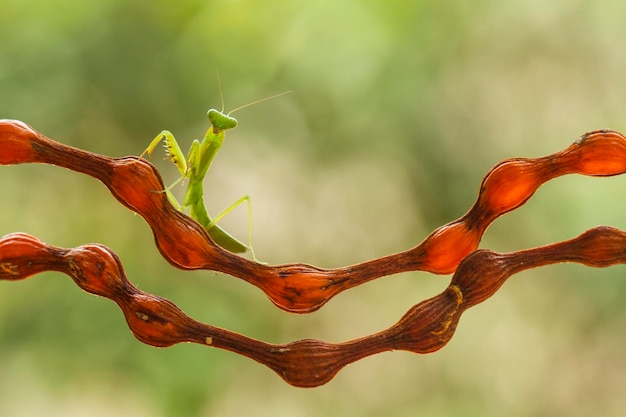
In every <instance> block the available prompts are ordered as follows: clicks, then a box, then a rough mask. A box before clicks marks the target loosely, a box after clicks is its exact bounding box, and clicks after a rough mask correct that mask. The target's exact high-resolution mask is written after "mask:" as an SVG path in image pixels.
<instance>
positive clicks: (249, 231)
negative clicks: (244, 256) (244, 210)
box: [206, 195, 259, 262]
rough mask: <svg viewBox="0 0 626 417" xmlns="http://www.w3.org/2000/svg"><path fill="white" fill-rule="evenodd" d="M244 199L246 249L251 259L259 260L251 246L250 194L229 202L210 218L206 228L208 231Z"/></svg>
mask: <svg viewBox="0 0 626 417" xmlns="http://www.w3.org/2000/svg"><path fill="white" fill-rule="evenodd" d="M244 201H245V202H246V203H247V205H248V249H250V253H251V254H252V259H253V260H254V261H255V262H259V260H258V259H257V257H256V255H255V253H254V247H253V246H252V202H251V200H250V196H248V195H244V196H243V197H241V198H239V199H238V200H237V201H235V202H234V203H233V204H231V205H230V206H228V207H226V208H225V209H224V210H222V211H221V212H220V213H219V214H218V215H217V216H215V217H214V218H213V220H211V221H210V222H209V224H208V225H207V226H206V229H207V230H208V231H209V232H210V231H211V229H212V228H213V227H215V226H216V224H217V222H219V221H220V220H221V219H223V218H224V217H225V216H226V215H227V214H228V213H230V212H231V211H233V210H234V209H235V208H237V207H238V206H239V205H240V204H242V203H243V202H244Z"/></svg>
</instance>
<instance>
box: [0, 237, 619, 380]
mask: <svg viewBox="0 0 626 417" xmlns="http://www.w3.org/2000/svg"><path fill="white" fill-rule="evenodd" d="M557 262H577V263H581V264H585V265H588V266H594V267H606V266H609V265H613V264H617V263H624V262H626V233H625V232H623V231H620V230H617V229H614V228H611V227H596V228H594V229H590V230H588V231H586V232H585V233H583V234H582V235H580V236H578V237H576V238H574V239H571V240H568V241H564V242H560V243H555V244H551V245H547V246H543V247H540V248H535V249H529V250H523V251H518V252H511V253H505V254H501V253H496V252H492V251H488V250H478V251H475V252H473V253H472V254H470V255H469V256H467V257H466V258H465V259H464V260H463V261H462V262H461V263H460V265H459V268H458V269H457V271H456V273H455V274H454V276H453V278H452V281H451V283H450V285H449V286H448V287H447V288H446V289H445V290H444V291H443V292H442V293H441V294H439V295H437V296H435V297H433V298H430V299H428V300H424V301H422V302H421V303H419V304H417V305H415V306H413V307H412V308H411V309H410V310H409V311H408V312H407V313H406V314H405V315H404V316H403V317H402V318H401V319H400V321H398V322H397V323H396V324H395V325H393V326H391V327H389V328H388V329H386V330H383V331H381V332H378V333H376V334H373V335H370V336H366V337H363V338H360V339H356V340H352V341H348V342H344V343H337V344H334V343H328V342H324V341H321V340H314V339H304V340H298V341H295V342H292V343H289V344H284V345H275V344H269V343H265V342H262V341H258V340H255V339H251V338H248V337H245V336H242V335H239V334H237V333H233V332H229V331H227V330H224V329H220V328H218V327H214V326H210V325H208V324H204V323H201V322H198V321H196V320H194V319H192V318H191V317H189V316H187V315H186V314H185V313H184V312H183V311H182V310H180V309H179V308H178V307H177V306H176V305H174V304H173V303H172V302H171V301H169V300H166V299H164V298H161V297H158V296H155V295H152V294H148V293H146V292H143V291H141V290H139V289H137V288H136V287H135V286H133V285H132V284H131V283H130V282H129V281H128V279H127V278H126V275H125V273H124V270H123V268H122V264H121V262H120V260H119V258H118V257H117V255H115V253H113V252H112V251H111V250H110V249H108V248H107V247H105V246H103V245H84V246H80V247H77V248H74V249H63V248H58V247H54V246H50V245H47V244H45V243H43V242H41V241H40V240H38V239H37V238H35V237H33V236H30V235H27V234H24V233H14V234H11V235H7V236H5V237H4V238H2V239H1V240H0V279H2V280H20V279H24V278H27V277H29V276H32V275H34V274H37V273H40V272H43V271H48V270H53V271H59V272H62V273H64V274H67V275H69V276H70V277H71V278H72V279H73V280H74V282H75V283H76V284H77V285H78V286H79V287H80V288H82V289H83V290H84V291H86V292H89V293H92V294H96V295H99V296H102V297H106V298H109V299H111V300H113V301H115V303H117V305H118V306H119V307H120V309H121V310H122V312H123V313H124V316H125V318H126V321H127V323H128V326H129V327H130V329H131V331H132V332H133V334H134V335H135V337H136V338H137V339H139V340H140V341H142V342H143V343H146V344H149V345H152V346H158V347H165V346H170V345H173V344H176V343H182V342H191V343H198V344H202V345H206V346H212V347H216V348H220V349H226V350H230V351H232V352H235V353H238V354H240V355H244V356H247V357H249V358H251V359H254V360H255V361H257V362H259V363H262V364H264V365H266V366H268V367H269V368H271V369H272V370H274V371H275V372H276V373H277V374H278V375H279V376H280V377H281V378H283V379H284V380H285V381H286V382H288V383H289V384H292V385H295V386H300V387H314V386H319V385H322V384H325V383H326V382H328V381H330V380H331V379H332V378H333V377H334V376H335V375H336V374H337V373H338V372H339V371H340V370H341V369H342V368H343V367H345V366H346V365H348V364H350V363H353V362H355V361H357V360H359V359H362V358H364V357H366V356H370V355H374V354H377V353H380V352H384V351H390V350H407V351H411V352H415V353H429V352H434V351H436V350H438V349H441V348H442V347H443V346H445V345H446V344H447V343H448V341H450V339H451V338H452V336H453V335H454V331H455V330H456V327H457V325H458V322H459V319H460V317H461V314H462V313H463V312H464V311H465V310H467V309H468V308H470V307H472V306H474V305H476V304H478V303H481V302H483V301H485V300H486V299H488V298H489V297H491V296H492V295H494V294H495V293H496V292H497V291H498V289H499V288H500V287H501V286H502V284H503V283H504V282H505V281H506V280H507V279H508V278H509V277H510V276H511V275H513V274H515V273H518V272H520V271H523V270H525V269H529V268H536V267H539V266H543V265H547V264H552V263H557Z"/></svg>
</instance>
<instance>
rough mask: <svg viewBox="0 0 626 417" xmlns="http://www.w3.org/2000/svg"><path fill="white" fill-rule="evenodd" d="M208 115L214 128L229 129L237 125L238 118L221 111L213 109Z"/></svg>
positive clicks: (217, 129)
mask: <svg viewBox="0 0 626 417" xmlns="http://www.w3.org/2000/svg"><path fill="white" fill-rule="evenodd" d="M207 116H208V117H209V121H210V122H211V125H212V126H213V129H214V130H216V131H220V130H228V129H232V128H234V127H235V126H237V119H235V118H234V117H231V116H229V115H227V114H224V113H222V112H221V111H218V110H215V109H211V110H209V112H208V113H207Z"/></svg>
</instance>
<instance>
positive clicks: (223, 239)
mask: <svg viewBox="0 0 626 417" xmlns="http://www.w3.org/2000/svg"><path fill="white" fill-rule="evenodd" d="M290 92H291V91H285V92H282V93H280V94H276V95H273V96H271V97H266V98H264V99H261V100H257V101H254V102H252V103H248V104H246V105H243V106H241V107H237V108H236V109H234V110H231V111H230V112H229V113H227V114H224V112H223V108H224V98H223V96H222V92H221V88H220V97H221V98H222V110H221V111H218V110H216V109H210V110H209V111H208V113H207V116H208V118H209V122H210V124H211V126H210V127H209V129H208V130H207V132H206V134H205V135H204V139H202V141H199V140H197V139H196V140H194V141H193V142H192V144H191V148H190V149H189V153H188V154H187V157H186V158H185V156H184V154H183V152H182V151H181V149H180V146H179V145H178V142H177V141H176V139H175V138H174V135H173V134H172V133H171V132H170V131H168V130H163V131H162V132H161V133H159V134H158V135H157V136H156V137H155V138H154V139H153V140H152V142H150V145H148V147H147V148H146V150H145V151H143V153H142V154H141V155H140V158H142V157H143V156H144V155H145V154H146V153H147V154H148V155H149V156H150V157H152V152H153V151H154V149H155V148H156V146H157V145H158V144H159V143H160V142H161V140H163V141H164V147H165V152H166V154H167V158H166V159H169V160H170V162H172V163H173V164H174V165H176V168H177V169H178V172H180V175H181V177H180V178H179V179H178V180H176V181H175V182H174V183H173V184H172V185H170V186H169V187H167V188H166V189H165V190H162V191H163V192H165V193H166V194H167V197H168V199H169V200H170V202H171V203H172V205H173V206H174V207H176V208H177V209H178V210H180V211H183V212H184V211H185V210H186V209H189V214H190V216H191V217H192V218H193V219H194V220H196V221H197V222H198V223H200V224H201V225H202V226H203V227H204V228H205V229H206V231H207V232H208V233H209V236H211V238H212V239H213V241H214V242H215V243H217V244H218V245H220V246H221V247H223V248H224V249H226V250H229V251H231V252H235V253H242V252H245V251H246V250H247V249H250V253H251V254H252V258H253V259H254V260H255V261H258V260H257V258H256V255H255V253H254V249H253V246H252V204H251V202H250V197H249V196H248V195H244V196H243V197H241V198H239V199H238V200H237V201H235V202H234V203H233V204H231V205H230V206H228V207H226V208H225V209H224V210H222V211H221V212H220V213H219V214H218V215H217V216H215V217H214V218H213V219H211V217H209V215H208V213H207V209H206V207H205V205H204V188H203V180H204V177H205V176H206V174H207V172H208V170H209V167H210V166H211V163H212V162H213V158H215V155H216V154H217V152H218V151H219V150H220V148H221V147H222V144H223V143H224V136H225V132H226V131H227V130H229V129H234V128H235V127H236V126H237V119H235V118H234V117H232V116H231V114H232V113H233V112H235V111H237V110H241V109H243V108H245V107H248V106H251V105H253V104H257V103H260V102H263V101H267V100H271V99H273V98H276V97H279V96H282V95H284V94H288V93H290ZM183 180H188V183H187V189H186V191H185V195H184V198H183V202H182V204H180V203H179V202H178V201H177V200H176V198H175V197H174V195H173V194H172V193H171V191H170V190H171V189H172V188H173V187H174V186H175V185H176V184H178V183H179V182H180V181H183ZM243 202H246V203H247V205H248V245H245V244H244V243H242V242H240V241H239V240H237V239H236V238H235V237H233V236H232V235H230V234H229V233H227V232H226V231H224V230H223V229H222V228H221V227H219V226H218V225H217V222H218V221H220V220H221V219H222V218H223V217H224V216H226V215H227V214H228V213H230V212H231V211H232V210H233V209H235V208H236V207H237V206H239V205H240V204H242V203H243Z"/></svg>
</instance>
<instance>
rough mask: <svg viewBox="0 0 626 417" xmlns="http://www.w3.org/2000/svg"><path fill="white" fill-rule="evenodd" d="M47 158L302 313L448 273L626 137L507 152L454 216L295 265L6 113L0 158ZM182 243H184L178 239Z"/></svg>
mask: <svg viewBox="0 0 626 417" xmlns="http://www.w3.org/2000/svg"><path fill="white" fill-rule="evenodd" d="M32 162H38V163H48V164H54V165H58V166H61V167H65V168H68V169H71V170H74V171H77V172H81V173H84V174H87V175H90V176H92V177H94V178H97V179H98V180H100V181H101V182H102V183H103V184H104V185H106V186H107V187H108V188H109V190H110V191H111V193H112V194H113V195H114V196H115V197H116V198H117V199H118V200H119V201H120V202H121V203H122V204H123V205H125V206H126V207H128V208H129V209H131V210H133V211H135V212H136V213H138V214H140V215H141V216H142V217H143V218H144V219H145V220H146V222H147V223H148V224H149V225H150V227H151V229H152V232H153V234H154V238H155V242H156V245H157V247H158V248H159V251H160V252H161V254H162V255H163V257H164V258H165V259H167V260H168V261H169V262H170V263H171V264H172V265H174V266H176V267H178V268H181V269H210V270H215V271H220V272H223V273H226V274H229V275H232V276H236V277H239V278H241V279H244V280H245V281H247V282H249V283H251V284H253V285H255V286H257V287H258V288H260V289H261V290H262V291H264V292H265V294H267V296H268V297H269V298H270V300H271V301H272V302H273V303H274V304H276V305H277V306H278V307H280V308H282V309H284V310H287V311H291V312H295V313H308V312H311V311H315V310H317V309H318V308H320V307H321V306H322V305H324V304H325V303H326V302H327V301H328V300H329V299H330V298H332V297H333V296H335V295H337V294H339V293H340V292H342V291H345V290H347V289H349V288H352V287H355V286H357V285H360V284H363V283H365V282H368V281H370V280H373V279H376V278H380V277H384V276H388V275H393V274H397V273H401V272H406V271H415V270H424V271H429V272H432V273H436V274H450V273H452V272H454V271H455V270H456V268H457V266H458V265H459V262H460V261H461V260H462V259H463V258H465V257H466V256H467V255H468V254H470V253H471V252H472V251H474V250H475V249H476V248H477V247H478V243H479V242H480V239H481V237H482V235H483V233H484V231H485V230H486V229H487V227H488V226H489V224H491V222H492V221H494V220H495V219H496V218H497V217H499V216H501V215H502V214H504V213H506V212H508V211H511V210H514V209H515V208H517V207H519V206H521V205H522V204H524V203H525V202H526V201H527V200H528V199H529V198H530V197H531V196H532V195H533V193H534V192H535V191H536V190H537V188H539V187H540V186H541V185H542V184H543V183H545V182H546V181H548V180H550V179H552V178H555V177H558V176H560V175H565V174H572V173H577V174H583V175H591V176H609V175H618V174H622V173H624V172H625V171H626V138H624V136H623V135H622V134H620V133H618V132H615V131H611V130H597V131H593V132H589V133H587V134H585V135H583V136H582V137H581V138H580V139H578V140H577V141H576V142H574V143H573V144H572V145H570V146H569V147H568V148H566V149H565V150H563V151H561V152H557V153H555V154H552V155H548V156H544V157H541V158H515V159H508V160H505V161H502V162H500V163H499V164H498V165H496V166H495V167H494V168H493V169H492V170H491V171H490V172H489V173H488V174H487V175H486V177H485V179H484V180H483V182H482V184H481V187H480V192H479V195H478V198H477V200H476V202H475V203H474V205H473V206H472V207H471V208H470V210H469V211H468V212H467V213H466V214H465V215H463V216H462V217H461V218H459V219H458V220H455V221H453V222H450V223H448V224H446V225H444V226H441V227H439V228H438V229H436V230H435V231H433V232H432V233H431V234H430V235H429V236H428V237H427V238H426V239H424V240H423V241H422V242H421V243H420V244H418V245H417V246H415V247H413V248H412V249H409V250H407V251H404V252H400V253H397V254H392V255H388V256H384V257H381V258H378V259H373V260H370V261H366V262H363V263H360V264H356V265H351V266H347V267H342V268H337V269H322V268H317V267H315V266H311V265H306V264H301V263H296V264H286V265H276V266H268V265H263V264H259V263H256V262H252V261H250V260H247V259H245V258H242V257H240V256H237V255H235V254H233V253H231V252H228V251H227V250H225V249H223V248H221V247H219V246H218V245H216V244H215V243H214V242H213V241H212V240H211V239H210V237H209V236H208V234H207V233H206V232H205V230H204V229H203V228H202V226H200V225H199V224H198V223H197V222H195V221H194V220H192V219H191V218H190V217H188V216H186V215H184V214H182V213H180V212H179V211H178V210H176V209H175V208H174V207H172V206H171V204H170V203H169V202H168V200H167V198H166V196H165V193H162V192H159V191H161V190H163V189H164V185H163V181H162V179H161V177H160V175H159V173H158V171H157V170H156V168H155V167H154V166H153V165H152V164H150V163H149V162H148V161H146V160H144V159H139V158H136V157H124V158H110V157H107V156H102V155H98V154H95V153H91V152H87V151H83V150H80V149H76V148H73V147H70V146H67V145H63V144H60V143H58V142H55V141H53V140H51V139H49V138H47V137H45V136H44V135H42V134H41V133H39V132H37V131H36V130H34V129H32V128H31V127H30V126H28V125H26V124H24V123H22V122H19V121H15V120H1V121H0V163H1V164H5V165H8V164H19V163H32ZM180 242H185V243H186V244H185V245H180Z"/></svg>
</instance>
